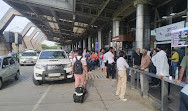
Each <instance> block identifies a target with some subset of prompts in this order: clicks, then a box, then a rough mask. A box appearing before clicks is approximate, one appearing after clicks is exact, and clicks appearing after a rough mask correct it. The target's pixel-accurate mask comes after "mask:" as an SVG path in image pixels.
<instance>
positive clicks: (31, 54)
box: [20, 50, 38, 66]
mask: <svg viewBox="0 0 188 111" xmlns="http://www.w3.org/2000/svg"><path fill="white" fill-rule="evenodd" d="M37 58H38V56H37V52H36V51H33V50H28V51H25V52H24V53H23V54H22V55H21V56H20V65H21V66H23V65H34V64H36V61H37Z"/></svg>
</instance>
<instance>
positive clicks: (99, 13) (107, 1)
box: [82, 0, 110, 36]
mask: <svg viewBox="0 0 188 111" xmlns="http://www.w3.org/2000/svg"><path fill="white" fill-rule="evenodd" d="M109 2H110V0H106V1H105V2H104V5H103V6H102V8H101V9H100V11H99V12H98V14H97V16H96V17H95V18H94V19H92V21H91V22H90V23H89V25H88V26H87V27H86V29H88V28H89V27H90V26H91V25H92V24H93V23H95V21H96V20H97V19H98V17H99V16H100V15H101V13H102V11H103V10H104V9H105V7H106V6H107V5H108V3H109ZM83 34H84V33H83ZM83 34H82V36H83Z"/></svg>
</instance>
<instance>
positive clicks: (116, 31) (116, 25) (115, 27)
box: [112, 20, 120, 37]
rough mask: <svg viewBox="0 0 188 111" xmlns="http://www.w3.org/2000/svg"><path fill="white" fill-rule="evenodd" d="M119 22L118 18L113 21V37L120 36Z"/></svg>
mask: <svg viewBox="0 0 188 111" xmlns="http://www.w3.org/2000/svg"><path fill="white" fill-rule="evenodd" d="M119 22H120V21H118V20H114V21H113V30H112V37H115V36H119Z"/></svg>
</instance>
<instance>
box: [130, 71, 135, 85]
mask: <svg viewBox="0 0 188 111" xmlns="http://www.w3.org/2000/svg"><path fill="white" fill-rule="evenodd" d="M131 89H135V71H134V70H131Z"/></svg>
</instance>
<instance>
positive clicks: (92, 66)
mask: <svg viewBox="0 0 188 111" xmlns="http://www.w3.org/2000/svg"><path fill="white" fill-rule="evenodd" d="M95 60H96V55H95V51H93V52H92V54H91V70H94V69H95Z"/></svg>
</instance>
